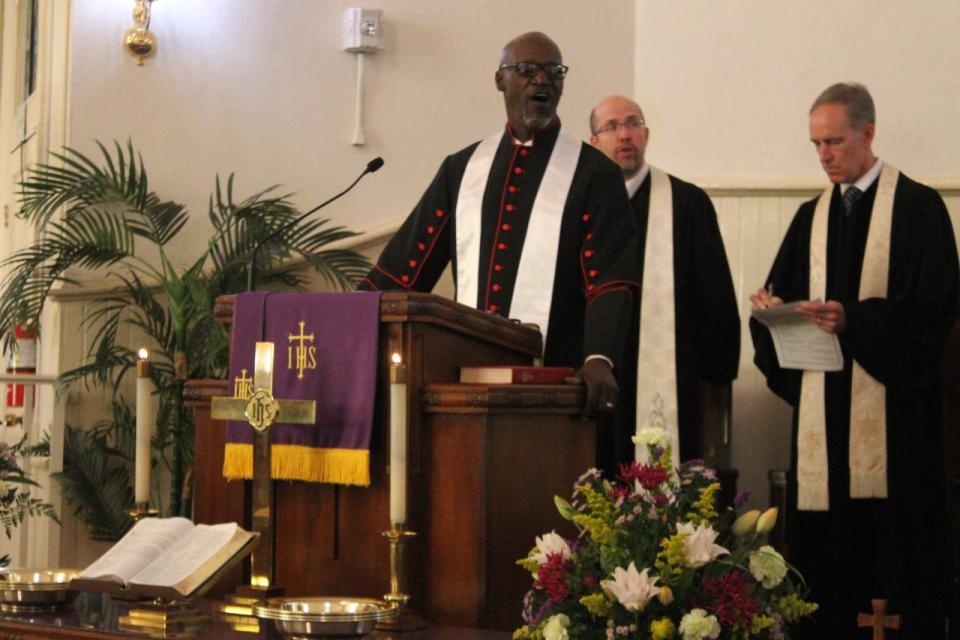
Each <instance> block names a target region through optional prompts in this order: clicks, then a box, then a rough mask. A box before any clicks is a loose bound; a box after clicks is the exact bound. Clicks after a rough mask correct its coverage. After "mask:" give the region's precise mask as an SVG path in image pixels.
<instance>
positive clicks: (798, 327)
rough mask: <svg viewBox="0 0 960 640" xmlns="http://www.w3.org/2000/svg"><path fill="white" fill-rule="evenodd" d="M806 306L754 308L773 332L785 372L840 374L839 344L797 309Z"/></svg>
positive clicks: (841, 355)
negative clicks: (831, 372) (804, 371)
mask: <svg viewBox="0 0 960 640" xmlns="http://www.w3.org/2000/svg"><path fill="white" fill-rule="evenodd" d="M804 304H806V301H802V302H791V303H789V304H778V305H774V306H770V307H767V308H762V309H758V308H755V309H754V310H753V317H754V318H756V319H757V320H758V321H759V322H760V323H761V324H763V325H764V326H765V327H767V328H768V329H769V330H770V337H771V338H773V346H774V348H775V349H776V351H777V360H779V361H780V366H781V367H783V368H784V369H804V370H808V371H840V370H841V369H843V353H842V352H841V351H840V341H839V340H838V339H837V336H836V334H833V333H828V332H827V331H824V330H822V329H821V328H820V327H818V326H817V323H816V322H814V321H812V320H810V319H808V318H806V317H804V316H803V315H801V314H800V312H799V311H798V309H797V307H798V306H800V305H804ZM755 306H756V305H755Z"/></svg>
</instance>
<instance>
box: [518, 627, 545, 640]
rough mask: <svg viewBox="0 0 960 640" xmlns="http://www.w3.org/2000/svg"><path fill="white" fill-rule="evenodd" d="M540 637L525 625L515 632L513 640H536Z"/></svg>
mask: <svg viewBox="0 0 960 640" xmlns="http://www.w3.org/2000/svg"><path fill="white" fill-rule="evenodd" d="M539 635H540V634H538V633H537V632H536V631H534V630H532V629H530V627H528V626H527V625H523V626H522V627H520V628H519V629H517V630H516V631H514V632H513V640H535V639H536V638H537V637H539Z"/></svg>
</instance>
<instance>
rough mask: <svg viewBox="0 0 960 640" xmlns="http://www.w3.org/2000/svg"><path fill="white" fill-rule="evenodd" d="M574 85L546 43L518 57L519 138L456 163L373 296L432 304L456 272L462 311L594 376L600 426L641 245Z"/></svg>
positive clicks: (511, 60)
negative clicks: (509, 326) (532, 336)
mask: <svg viewBox="0 0 960 640" xmlns="http://www.w3.org/2000/svg"><path fill="white" fill-rule="evenodd" d="M566 73H567V67H566V66H565V65H564V64H563V58H562V56H561V54H560V49H559V48H558V47H557V45H556V44H555V43H554V42H553V41H552V40H551V39H550V38H549V37H547V36H546V35H544V34H542V33H537V32H533V33H527V34H524V35H521V36H518V37H517V38H515V39H513V40H511V41H510V42H509V43H508V44H507V45H506V46H505V47H504V49H503V53H502V56H501V59H500V65H499V67H498V69H497V71H496V74H495V81H496V86H497V89H498V90H499V91H500V92H502V93H503V97H504V104H505V106H506V113H507V124H506V127H505V129H504V130H502V131H499V132H497V133H495V134H494V135H492V136H490V137H488V138H486V139H484V140H482V141H480V142H479V143H474V144H472V145H470V146H469V147H467V148H466V149H463V150H462V151H458V152H457V153H454V154H453V155H450V156H448V157H447V158H446V159H445V160H444V162H443V164H442V165H441V167H440V170H439V171H438V172H437V175H436V177H434V179H433V182H432V183H431V184H430V186H429V187H428V188H427V191H426V192H425V193H424V194H423V196H422V198H421V199H420V202H419V203H418V204H417V206H416V207H415V208H414V210H413V212H412V213H411V214H410V216H409V217H408V218H407V220H406V222H404V223H403V225H402V226H401V227H400V230H399V231H398V232H397V234H396V235H395V236H394V237H393V239H392V240H391V241H390V242H389V243H388V244H387V246H386V248H385V249H384V250H383V253H382V254H381V256H380V258H379V260H378V261H377V264H376V266H375V267H374V268H373V269H372V270H371V271H370V273H369V274H368V276H367V279H366V281H365V283H364V286H365V287H366V288H370V289H405V290H415V291H430V290H431V289H432V288H433V286H434V284H435V283H436V282H437V279H438V278H439V277H440V275H441V273H442V272H443V270H444V268H445V267H446V265H447V263H448V262H450V261H452V262H453V271H454V280H455V283H456V289H457V300H458V301H460V302H462V303H464V304H467V305H470V306H475V307H476V308H477V309H481V310H485V311H488V312H490V313H496V314H500V315H503V316H505V317H510V318H517V319H519V320H521V321H523V322H529V323H534V324H537V325H539V327H540V329H541V331H542V332H543V334H544V336H545V350H544V358H543V360H544V364H546V365H564V366H572V367H578V366H580V367H581V368H580V370H579V372H578V375H579V376H580V378H581V379H582V380H583V381H584V383H585V384H586V387H587V403H586V407H585V412H586V413H587V414H588V415H593V414H594V413H596V412H610V411H612V410H613V409H614V408H615V406H616V402H617V397H618V388H617V384H616V379H615V376H614V373H613V366H614V363H615V361H616V358H617V356H618V353H619V349H620V348H621V346H622V341H623V337H624V336H625V334H626V326H627V323H628V320H629V313H630V305H631V300H632V296H633V290H634V289H635V285H636V282H635V281H636V276H635V267H634V256H633V242H634V239H635V235H636V231H635V225H634V224H633V221H632V219H631V218H630V217H629V216H628V215H626V212H627V211H628V209H629V206H630V205H629V203H628V202H627V197H626V193H625V192H624V190H623V187H622V186H620V185H622V178H621V177H620V174H619V172H618V171H617V167H616V166H615V165H614V164H612V163H611V162H610V161H609V160H607V159H606V158H605V157H604V156H603V154H601V153H599V152H598V151H597V150H596V149H593V148H592V147H590V146H589V145H586V144H584V143H582V142H580V141H579V140H575V139H574V138H572V137H571V136H568V135H566V134H564V133H563V132H562V131H561V126H560V121H559V119H558V118H557V114H556V109H557V104H558V103H559V101H560V96H561V94H562V93H563V82H564V77H565V76H566ZM584 356H586V359H584ZM581 363H582V366H581Z"/></svg>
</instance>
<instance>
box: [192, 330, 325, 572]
mask: <svg viewBox="0 0 960 640" xmlns="http://www.w3.org/2000/svg"><path fill="white" fill-rule="evenodd" d="M273 348H274V346H273V343H272V342H258V343H257V350H256V359H255V360H254V373H253V392H252V393H250V394H249V397H244V396H243V395H242V394H241V393H239V391H240V390H239V389H238V393H237V394H236V395H238V396H240V397H233V398H227V397H216V398H211V401H210V415H211V417H213V418H214V419H215V420H245V421H246V422H248V423H249V424H250V426H251V427H253V530H254V531H257V532H259V533H260V544H259V546H258V547H257V549H255V550H254V552H253V556H252V559H251V570H250V585H251V586H253V587H260V588H269V587H270V586H271V585H272V583H273V578H274V574H273V566H274V563H273V483H272V482H271V480H270V427H271V426H272V425H273V424H274V423H275V422H284V423H292V424H314V423H315V422H316V421H317V417H316V413H317V411H316V410H317V403H316V401H314V400H277V399H276V398H274V397H273ZM245 373H246V371H245V370H244V374H245Z"/></svg>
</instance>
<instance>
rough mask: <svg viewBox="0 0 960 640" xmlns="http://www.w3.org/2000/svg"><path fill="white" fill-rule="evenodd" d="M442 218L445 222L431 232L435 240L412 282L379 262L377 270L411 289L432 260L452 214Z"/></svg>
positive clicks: (425, 254) (399, 284) (403, 286)
mask: <svg viewBox="0 0 960 640" xmlns="http://www.w3.org/2000/svg"><path fill="white" fill-rule="evenodd" d="M442 220H443V222H441V223H440V226H439V227H437V229H436V230H435V232H434V233H432V234H430V235H432V236H433V241H432V242H431V243H430V245H429V246H428V247H427V250H426V253H424V255H423V257H422V258H421V259H420V261H419V262H420V268H419V269H417V270H416V271H415V272H414V274H413V277H412V278H410V282H404V281H403V280H402V279H401V278H398V277H396V276H394V275H393V274H391V273H389V272H387V271H386V270H385V269H384V268H383V267H381V266H380V265H379V264H378V265H376V267H375V268H376V270H377V271H379V272H380V273H382V274H383V275H385V276H386V277H388V278H390V279H391V280H393V281H394V282H395V283H397V285H398V286H400V287H402V288H404V289H411V288H413V285H414V284H416V282H417V279H418V278H419V277H420V273H421V272H422V271H423V268H424V267H425V266H426V265H427V262H429V260H430V255H431V254H432V253H433V250H434V248H436V246H437V241H438V240H439V239H440V236H441V235H442V234H443V229H444V228H445V227H446V226H447V222H449V221H450V216H448V215H444V216H443V218H442Z"/></svg>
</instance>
